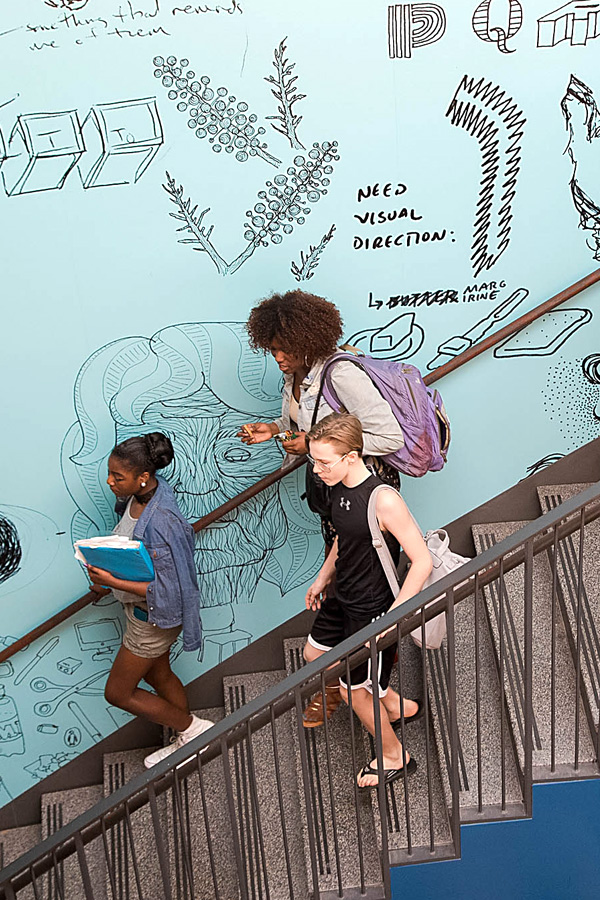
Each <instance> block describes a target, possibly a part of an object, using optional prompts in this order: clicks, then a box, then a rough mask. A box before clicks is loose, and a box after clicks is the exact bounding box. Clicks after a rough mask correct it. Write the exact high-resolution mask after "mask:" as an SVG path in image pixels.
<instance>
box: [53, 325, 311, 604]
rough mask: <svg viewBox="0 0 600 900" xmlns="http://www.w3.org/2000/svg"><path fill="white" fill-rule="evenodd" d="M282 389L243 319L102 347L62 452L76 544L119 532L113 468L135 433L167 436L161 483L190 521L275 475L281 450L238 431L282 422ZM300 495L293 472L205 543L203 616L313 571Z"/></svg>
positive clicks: (204, 537)
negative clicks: (110, 463)
mask: <svg viewBox="0 0 600 900" xmlns="http://www.w3.org/2000/svg"><path fill="white" fill-rule="evenodd" d="M216 347H218V348H219V351H218V353H217V352H216V349H214V348H216ZM279 384H280V383H279V376H278V373H276V372H275V370H274V367H271V366H268V360H266V359H265V358H264V357H263V356H262V355H258V354H255V353H253V352H252V351H251V349H250V346H249V344H248V340H247V336H246V332H245V329H244V326H243V324H242V323H241V322H227V323H220V322H207V323H202V322H189V323H185V324H180V325H171V326H168V327H166V328H163V329H162V330H161V331H158V332H157V333H156V334H154V335H153V336H152V337H150V338H147V337H126V338H121V339H120V340H118V341H115V342H113V343H111V344H107V345H105V346H104V347H101V348H99V349H98V350H97V351H96V352H95V353H93V354H92V355H91V356H90V357H89V358H88V359H87V360H86V361H85V363H84V364H83V366H82V367H81V370H80V371H79V374H78V375H77V379H76V382H75V389H74V400H75V412H76V416H77V420H76V422H75V423H74V424H73V425H72V426H71V428H70V429H69V431H68V432H67V435H66V437H65V439H64V441H63V447H62V470H63V476H64V479H65V483H66V485H67V489H68V491H69V493H70V494H71V497H72V498H73V500H74V502H75V504H76V506H77V512H76V513H75V515H74V517H73V521H72V526H71V532H72V538H73V540H76V539H79V538H84V537H89V536H91V535H95V534H102V533H108V532H109V531H110V530H112V528H113V525H114V523H115V521H116V517H115V513H114V497H113V495H112V494H111V492H110V490H109V489H108V486H107V485H106V483H105V482H106V463H107V459H108V456H109V454H110V451H111V449H112V447H113V446H114V444H115V443H118V442H120V441H122V440H124V439H126V438H127V437H130V436H132V435H136V434H142V433H145V432H150V431H157V430H160V431H163V432H165V433H166V434H168V435H169V436H170V438H171V440H172V441H173V444H174V448H175V459H174V461H173V463H172V464H171V465H170V466H169V468H168V469H166V470H165V471H164V472H163V473H162V474H164V475H165V477H166V478H167V479H168V480H169V482H170V484H171V486H172V487H173V489H174V491H175V493H176V495H177V498H178V501H179V504H180V506H181V509H182V511H183V513H184V515H185V516H186V518H187V519H189V520H190V521H196V520H197V519H200V518H201V517H202V516H203V515H205V514H206V513H208V512H209V511H211V510H212V509H215V508H216V507H217V506H219V505H221V504H222V503H225V501H227V500H229V499H231V498H232V497H234V496H235V495H236V494H237V493H239V492H240V491H242V490H244V489H245V488H247V487H250V485H252V484H253V483H254V482H256V481H257V480H258V479H260V478H261V477H263V476H264V475H266V474H268V473H269V472H271V471H273V470H274V469H276V468H277V466H278V465H279V464H280V463H281V460H282V456H281V451H280V449H279V447H278V445H277V444H276V442H274V441H270V442H268V443H267V444H263V445H256V446H254V445H246V444H243V443H241V441H240V439H239V438H238V437H237V431H238V430H239V427H240V425H241V423H243V422H246V421H251V420H259V421H260V420H265V419H267V420H269V421H270V420H272V419H273V418H275V417H276V416H277V415H279V413H280V410H281V394H280V388H279ZM302 490H303V486H302V483H301V480H300V478H299V476H298V475H297V473H294V474H292V475H290V476H288V477H287V478H285V479H283V480H282V481H280V482H279V483H278V484H277V485H273V486H272V487H270V488H267V489H266V490H265V491H263V492H262V493H261V494H259V495H258V496H257V497H255V498H254V499H252V500H250V501H249V502H247V503H245V504H243V505H242V506H241V507H239V508H238V509H236V510H234V511H233V512H232V513H230V514H229V515H228V516H226V518H225V519H223V520H221V521H220V522H218V523H216V524H215V525H212V526H209V527H208V528H206V529H204V530H203V531H201V532H200V533H199V534H198V538H197V551H196V564H197V570H198V580H199V585H200V596H201V603H202V605H203V606H204V607H213V606H220V605H223V604H228V603H233V604H236V603H249V602H251V601H252V599H253V597H254V593H255V591H256V588H257V585H258V582H259V580H260V579H261V578H262V579H264V580H266V581H269V582H271V583H272V584H275V585H277V586H278V587H279V589H280V590H281V592H282V594H284V593H286V592H288V591H290V590H292V589H293V588H294V587H296V586H298V585H300V584H303V583H304V582H305V581H306V580H307V579H308V578H309V577H310V576H311V575H312V574H313V573H314V572H315V571H316V569H317V568H318V565H319V560H318V558H317V556H318V552H319V551H318V548H317V547H316V546H315V541H311V537H312V536H314V535H315V534H317V532H318V526H317V524H316V520H315V517H314V516H313V515H312V513H310V512H309V510H308V508H307V507H305V505H304V504H303V503H302V501H301V500H300V499H299V495H300V493H301V492H302ZM316 543H317V544H318V542H316Z"/></svg>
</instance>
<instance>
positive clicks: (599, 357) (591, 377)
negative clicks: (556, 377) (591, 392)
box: [581, 353, 600, 384]
mask: <svg viewBox="0 0 600 900" xmlns="http://www.w3.org/2000/svg"><path fill="white" fill-rule="evenodd" d="M581 368H582V370H583V374H584V375H585V377H586V378H587V380H588V381H589V382H591V383H592V384H600V353H590V355H589V356H586V358H585V359H584V360H583V362H582V363H581Z"/></svg>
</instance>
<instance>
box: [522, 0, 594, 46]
mask: <svg viewBox="0 0 600 900" xmlns="http://www.w3.org/2000/svg"><path fill="white" fill-rule="evenodd" d="M599 36H600V2H596V0H571V2H570V3H566V4H565V5H564V6H561V7H559V8H558V9H555V10H554V11H553V12H550V13H548V14H547V15H545V16H542V17H541V18H539V19H538V33H537V45H538V47H556V45H557V44H560V43H562V41H569V42H570V43H571V45H572V46H574V47H576V46H584V45H585V44H587V42H588V41H589V40H593V38H597V37H599Z"/></svg>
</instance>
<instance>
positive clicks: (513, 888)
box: [392, 780, 600, 900]
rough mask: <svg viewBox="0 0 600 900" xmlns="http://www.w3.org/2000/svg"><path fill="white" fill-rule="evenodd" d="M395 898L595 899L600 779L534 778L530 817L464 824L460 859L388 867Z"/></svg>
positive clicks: (599, 867) (599, 894)
mask: <svg viewBox="0 0 600 900" xmlns="http://www.w3.org/2000/svg"><path fill="white" fill-rule="evenodd" d="M392 891H393V897H394V900H413V898H415V900H417V898H418V900H430V898H442V897H444V898H452V900H509V898H510V900H593V898H594V900H597V898H600V780H598V781H596V780H592V781H572V782H561V783H559V784H538V785H535V786H534V789H533V819H527V820H521V821H518V822H502V823H490V824H487V825H465V826H463V828H462V859H457V860H451V861H450V862H439V863H427V864H426V865H417V866H404V867H400V868H396V869H394V870H393V871H392Z"/></svg>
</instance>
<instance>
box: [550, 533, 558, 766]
mask: <svg viewBox="0 0 600 900" xmlns="http://www.w3.org/2000/svg"><path fill="white" fill-rule="evenodd" d="M557 595H558V532H557V526H556V525H555V526H554V528H553V540H552V598H551V607H550V610H551V616H552V619H551V622H550V771H551V772H555V771H556V600H557Z"/></svg>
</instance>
